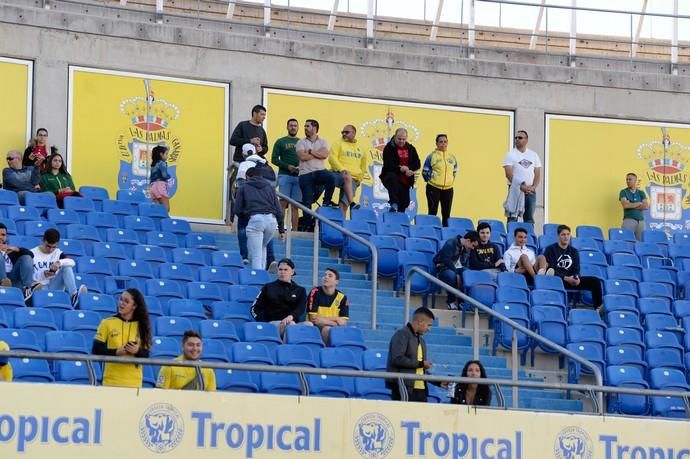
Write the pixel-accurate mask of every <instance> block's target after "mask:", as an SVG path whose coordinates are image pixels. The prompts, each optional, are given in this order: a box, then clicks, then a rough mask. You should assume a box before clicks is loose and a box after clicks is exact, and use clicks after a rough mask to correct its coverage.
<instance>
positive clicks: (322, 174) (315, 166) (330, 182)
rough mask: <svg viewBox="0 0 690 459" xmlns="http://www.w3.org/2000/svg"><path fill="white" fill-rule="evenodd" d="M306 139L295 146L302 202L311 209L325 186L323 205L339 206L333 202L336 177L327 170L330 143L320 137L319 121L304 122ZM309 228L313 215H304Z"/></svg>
mask: <svg viewBox="0 0 690 459" xmlns="http://www.w3.org/2000/svg"><path fill="white" fill-rule="evenodd" d="M304 135H305V138H304V139H300V141H299V142H297V145H296V146H295V149H296V151H297V157H298V158H299V161H300V162H299V186H300V188H301V190H302V204H303V205H304V206H305V207H308V208H309V209H311V205H312V204H313V203H314V201H316V198H317V197H318V193H317V190H320V189H321V188H322V187H323V188H324V195H323V205H324V206H325V207H338V206H337V204H335V203H334V202H333V191H334V190H335V179H334V177H333V174H331V173H330V172H328V171H327V170H326V164H325V162H326V159H328V143H326V141H325V140H323V139H322V138H320V137H319V122H318V121H316V120H307V121H305V122H304ZM304 220H305V224H306V226H307V228H311V226H312V220H313V219H312V217H311V215H304Z"/></svg>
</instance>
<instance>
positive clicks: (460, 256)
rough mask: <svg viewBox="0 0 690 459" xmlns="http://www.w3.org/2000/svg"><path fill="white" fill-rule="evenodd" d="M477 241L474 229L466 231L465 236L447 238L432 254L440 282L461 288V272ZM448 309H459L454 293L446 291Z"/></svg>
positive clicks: (477, 236) (467, 263) (466, 264)
mask: <svg viewBox="0 0 690 459" xmlns="http://www.w3.org/2000/svg"><path fill="white" fill-rule="evenodd" d="M478 243H479V235H478V234H477V232H476V231H468V232H467V233H465V236H464V237H463V236H460V235H458V236H456V237H455V238H452V239H448V240H447V241H446V243H445V244H443V247H441V250H439V252H438V253H437V254H436V255H435V256H434V259H433V262H434V265H435V266H436V277H438V279H439V280H440V281H442V282H445V283H446V284H448V285H450V286H451V287H455V288H457V289H458V290H462V272H463V271H464V270H465V267H467V266H469V261H470V254H471V252H472V250H474V249H475V248H476V247H477V244H478ZM446 303H447V304H448V309H459V307H460V306H459V304H458V303H457V302H456V298H455V295H453V294H452V293H450V292H448V298H447V300H446Z"/></svg>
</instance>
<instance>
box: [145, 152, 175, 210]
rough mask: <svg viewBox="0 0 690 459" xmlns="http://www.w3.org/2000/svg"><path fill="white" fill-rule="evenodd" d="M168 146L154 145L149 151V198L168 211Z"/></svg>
mask: <svg viewBox="0 0 690 459" xmlns="http://www.w3.org/2000/svg"><path fill="white" fill-rule="evenodd" d="M168 180H170V174H169V173H168V147H165V146H163V145H156V146H155V147H153V150H152V151H151V175H150V176H149V182H150V183H151V189H150V191H151V200H152V201H153V202H154V203H156V204H160V205H162V206H163V207H165V210H167V211H168V212H170V195H169V194H168V186H169V185H168Z"/></svg>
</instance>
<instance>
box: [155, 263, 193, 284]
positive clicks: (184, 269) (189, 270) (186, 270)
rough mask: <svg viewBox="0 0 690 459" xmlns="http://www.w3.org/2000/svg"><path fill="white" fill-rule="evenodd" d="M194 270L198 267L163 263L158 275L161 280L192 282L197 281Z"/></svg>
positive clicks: (159, 267)
mask: <svg viewBox="0 0 690 459" xmlns="http://www.w3.org/2000/svg"><path fill="white" fill-rule="evenodd" d="M194 269H196V267H192V266H190V265H185V264H184V263H163V264H162V265H159V266H158V275H159V276H160V278H161V279H168V280H175V281H181V282H192V281H194V279H195V276H194Z"/></svg>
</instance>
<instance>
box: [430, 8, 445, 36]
mask: <svg viewBox="0 0 690 459" xmlns="http://www.w3.org/2000/svg"><path fill="white" fill-rule="evenodd" d="M443 1H444V0H438V7H437V8H436V16H435V17H434V23H433V24H432V26H431V35H430V36H429V40H431V41H436V35H438V23H439V22H441V13H442V12H443Z"/></svg>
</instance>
